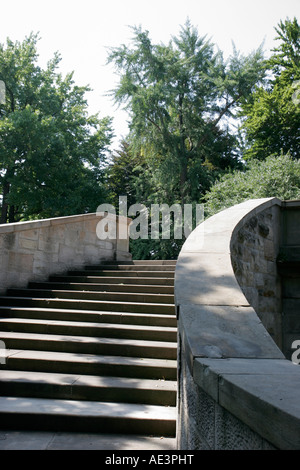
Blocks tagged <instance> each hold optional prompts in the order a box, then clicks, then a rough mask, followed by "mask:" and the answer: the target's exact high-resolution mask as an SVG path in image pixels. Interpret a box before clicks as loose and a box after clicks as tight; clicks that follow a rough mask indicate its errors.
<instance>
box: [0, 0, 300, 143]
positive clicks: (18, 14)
mask: <svg viewBox="0 0 300 470" xmlns="http://www.w3.org/2000/svg"><path fill="white" fill-rule="evenodd" d="M287 17H288V18H290V19H292V18H294V17H296V18H297V19H298V22H300V0H151V1H148V0H80V1H79V0H51V1H50V0H0V25H1V26H0V43H2V44H3V43H5V42H6V38H7V37H8V38H10V39H11V40H12V41H16V40H18V41H22V40H23V39H24V38H25V37H26V36H28V35H29V34H30V33H31V32H34V33H39V37H40V40H39V42H38V53H39V62H40V65H41V66H43V67H45V66H46V64H47V62H48V60H50V59H51V58H52V57H53V55H54V53H55V52H56V51H58V52H59V53H60V55H61V58H62V60H61V63H60V69H59V72H61V73H62V74H63V75H65V74H67V73H69V72H72V71H74V80H75V83H76V84H77V85H89V86H90V87H91V88H92V89H93V91H92V92H89V93H88V94H87V96H86V97H87V99H88V105H89V113H90V114H94V113H99V117H104V116H111V117H113V127H114V131H115V134H116V138H115V139H114V141H113V146H115V148H118V143H119V141H120V140H121V138H122V137H125V136H126V134H127V131H128V126H127V120H128V118H127V115H126V113H125V112H124V111H122V110H120V109H118V108H117V106H116V105H115V104H114V103H113V100H112V98H111V97H109V96H107V95H108V92H109V91H110V90H111V89H113V88H114V86H116V84H117V81H118V76H117V75H116V74H115V71H114V69H113V66H112V65H107V63H106V62H107V55H108V50H109V48H111V47H118V46H119V45H121V44H128V45H130V41H131V38H132V31H131V29H130V26H135V25H136V26H141V27H142V29H143V30H148V31H149V33H150V38H151V39H152V41H153V42H154V43H160V42H162V43H165V44H166V43H168V42H169V40H170V39H171V38H172V36H176V35H177V34H178V33H179V31H180V27H181V26H182V25H184V24H185V22H186V20H187V18H189V19H190V21H191V23H192V25H193V26H195V27H197V29H198V31H199V34H200V36H205V35H207V38H208V39H210V40H211V41H212V42H213V43H215V44H216V46H217V47H218V48H219V49H220V50H221V51H223V53H224V56H225V57H228V56H229V55H230V54H231V52H232V43H234V44H235V46H236V48H237V49H238V50H239V51H240V52H241V53H242V54H249V53H250V52H251V51H253V50H255V49H257V48H258V47H259V46H260V45H261V44H262V43H264V50H265V51H266V53H268V52H269V51H270V49H272V48H273V47H274V46H275V45H276V42H275V41H274V38H275V36H276V31H275V29H274V28H275V27H276V26H277V25H278V23H279V21H280V20H285V19H286V18H287Z"/></svg>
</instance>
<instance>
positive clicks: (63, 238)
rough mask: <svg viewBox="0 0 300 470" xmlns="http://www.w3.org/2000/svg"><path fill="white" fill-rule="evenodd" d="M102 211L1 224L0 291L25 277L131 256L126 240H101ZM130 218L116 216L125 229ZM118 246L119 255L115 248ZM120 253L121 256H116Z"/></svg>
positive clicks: (24, 281)
mask: <svg viewBox="0 0 300 470" xmlns="http://www.w3.org/2000/svg"><path fill="white" fill-rule="evenodd" d="M101 217H103V216H102V215H97V214H83V215H78V216H77V215H76V216H71V217H58V218H53V219H46V220H38V221H32V222H19V223H15V224H5V225H1V226H0V250H1V252H0V261H1V264H0V282H1V288H0V294H1V293H2V294H4V293H5V291H6V289H7V288H9V287H25V286H26V285H27V283H28V281H33V280H46V279H47V277H48V276H49V274H53V273H61V272H63V271H65V270H66V269H70V268H72V267H73V268H74V267H81V266H83V265H84V264H99V263H100V262H101V261H102V260H104V259H114V258H116V259H130V255H129V240H128V238H127V239H126V240H121V241H120V242H121V243H120V244H119V242H118V240H101V239H99V238H98V237H97V233H96V227H97V224H98V223H99V221H100V220H101ZM129 223H130V219H128V218H125V217H124V218H119V217H118V218H117V219H116V225H117V227H119V226H122V229H123V233H126V230H127V227H128V224H129ZM119 247H120V251H121V253H120V255H118V248H119ZM118 256H120V257H121V258H118Z"/></svg>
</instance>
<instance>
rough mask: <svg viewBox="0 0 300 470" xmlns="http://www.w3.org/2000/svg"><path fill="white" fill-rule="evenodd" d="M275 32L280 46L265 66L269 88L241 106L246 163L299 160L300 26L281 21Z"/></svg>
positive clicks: (253, 95) (292, 22)
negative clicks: (275, 157)
mask: <svg viewBox="0 0 300 470" xmlns="http://www.w3.org/2000/svg"><path fill="white" fill-rule="evenodd" d="M275 29H276V32H277V34H278V36H277V37H276V40H278V41H280V44H279V46H278V47H277V48H274V49H273V54H272V56H271V57H270V59H269V60H268V61H267V63H266V68H267V69H268V71H269V74H268V75H269V79H268V81H267V83H266V86H261V87H258V88H257V89H256V90H255V92H254V93H253V94H252V95H250V96H249V97H248V99H246V100H244V102H243V104H242V111H241V116H242V117H243V118H244V123H243V129H244V138H245V142H246V150H245V154H244V158H245V159H250V158H258V159H260V160H263V159H265V158H266V157H267V156H269V155H271V154H274V155H275V154H277V155H279V154H280V153H281V152H283V153H289V154H290V155H291V156H292V157H294V158H299V143H300V141H299V139H300V106H299V101H298V99H297V93H299V92H300V26H299V24H298V22H297V20H296V18H294V19H293V21H291V20H289V19H287V20H285V21H284V22H283V21H280V23H279V25H278V27H277V28H275Z"/></svg>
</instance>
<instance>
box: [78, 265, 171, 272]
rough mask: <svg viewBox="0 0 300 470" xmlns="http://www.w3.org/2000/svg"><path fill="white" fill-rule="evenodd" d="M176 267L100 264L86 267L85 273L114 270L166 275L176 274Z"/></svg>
mask: <svg viewBox="0 0 300 470" xmlns="http://www.w3.org/2000/svg"><path fill="white" fill-rule="evenodd" d="M175 268H176V266H175V265H168V264H164V265H156V264H151V265H147V264H138V265H135V264H106V263H105V264H99V265H90V266H85V271H103V270H105V271H107V270H113V271H130V272H131V271H137V272H141V271H147V272H148V271H152V272H156V271H157V272H159V273H162V274H163V273H164V272H169V271H170V272H174V271H175Z"/></svg>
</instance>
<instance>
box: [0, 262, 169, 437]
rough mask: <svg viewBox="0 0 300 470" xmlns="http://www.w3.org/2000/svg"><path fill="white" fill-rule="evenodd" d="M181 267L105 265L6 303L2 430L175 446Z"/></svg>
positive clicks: (2, 308) (0, 317) (0, 324)
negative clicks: (129, 438)
mask: <svg viewBox="0 0 300 470" xmlns="http://www.w3.org/2000/svg"><path fill="white" fill-rule="evenodd" d="M175 266H176V261H174V260H173V261H169V260H165V261H159V260H153V261H152V260H151V261H150V262H148V261H133V262H128V261H127V262H120V263H119V262H117V263H116V262H109V263H102V264H101V265H99V266H87V267H85V268H84V269H81V270H70V271H69V272H68V273H67V274H60V275H56V276H50V277H49V280H48V282H42V283H40V282H39V283H37V282H31V283H30V284H29V285H28V288H27V289H9V290H8V292H7V295H5V296H2V297H0V339H1V341H3V342H4V343H5V347H6V349H4V350H2V353H3V351H4V354H5V358H4V359H5V360H4V362H3V357H2V356H1V359H2V360H1V364H0V395H1V397H0V422H1V427H2V428H4V429H5V428H6V429H18V430H22V429H25V430H30V429H32V430H35V429H37V430H45V431H47V430H55V431H56V432H57V431H58V430H59V431H60V432H64V431H72V432H76V431H77V432H89V433H90V432H96V433H103V432H105V433H118V434H120V433H124V434H126V435H128V434H131V433H132V434H134V435H137V434H139V435H147V436H149V435H153V436H155V435H159V436H172V437H174V436H175V433H176V415H177V412H176V392H177V390H176V389H177V386H176V383H177V318H176V312H175V306H174V276H175Z"/></svg>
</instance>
